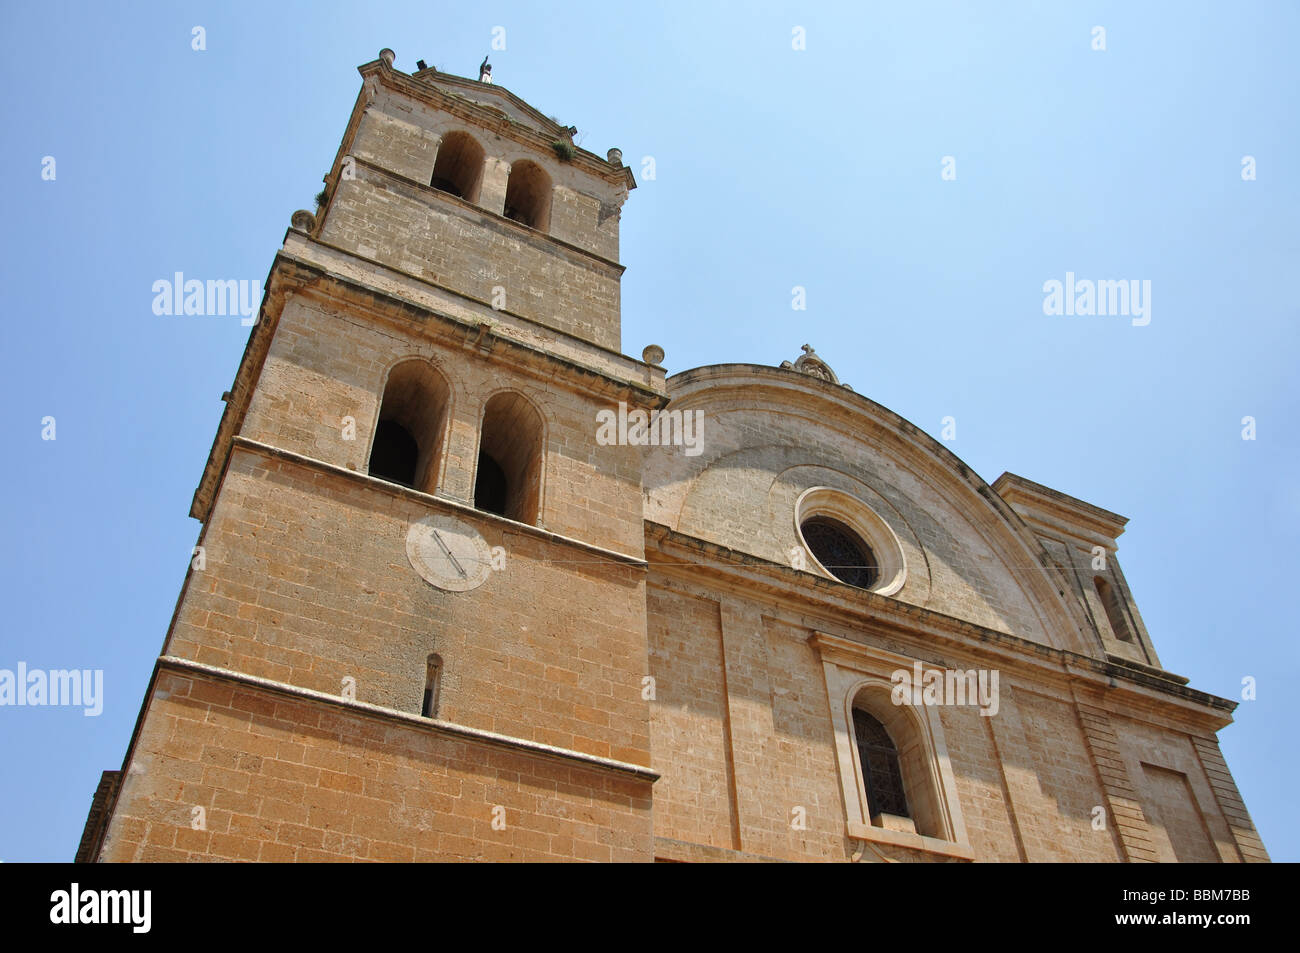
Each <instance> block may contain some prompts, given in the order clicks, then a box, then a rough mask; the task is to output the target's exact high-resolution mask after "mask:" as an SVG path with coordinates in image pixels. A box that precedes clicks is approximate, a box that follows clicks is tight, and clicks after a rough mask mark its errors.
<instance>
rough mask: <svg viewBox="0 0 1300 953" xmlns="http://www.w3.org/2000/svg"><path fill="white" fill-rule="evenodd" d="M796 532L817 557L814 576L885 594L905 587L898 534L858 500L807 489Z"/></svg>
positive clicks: (796, 514) (821, 488)
mask: <svg viewBox="0 0 1300 953" xmlns="http://www.w3.org/2000/svg"><path fill="white" fill-rule="evenodd" d="M793 529H794V531H795V533H796V536H797V538H798V539H799V540H800V541H801V542H802V543H803V546H804V549H805V551H806V552H807V554H808V555H810V556H812V559H811V560H810V562H811V563H812V565H811V566H809V568H810V569H811V570H812V571H813V572H822V573H825V574H826V575H828V576H830V577H831V578H832V579H838V580H839V581H840V582H843V583H847V584H848V585H850V586H856V587H858V588H859V589H869V590H871V591H872V592H876V593H879V594H880V595H882V596H892V595H894V594H895V593H897V592H898V591H899V590H901V589H902V588H903V583H904V582H905V581H906V579H907V562H906V560H905V559H904V558H903V547H902V545H901V544H900V543H899V541H898V536H897V535H895V533H894V531H893V530H892V529H890V527H889V524H887V523H886V522H885V521H884V520H883V519H881V518H880V516H879V515H877V514H876V512H875V511H874V510H872V508H871V507H870V506H868V505H867V504H866V503H864V502H863V501H862V500H860V499H858V498H857V497H856V496H852V495H850V494H848V493H845V492H844V491H843V490H836V489H833V488H831V487H828V486H814V487H810V488H808V489H807V490H804V491H803V493H801V494H799V499H798V500H796V501H795V506H794V527H793Z"/></svg>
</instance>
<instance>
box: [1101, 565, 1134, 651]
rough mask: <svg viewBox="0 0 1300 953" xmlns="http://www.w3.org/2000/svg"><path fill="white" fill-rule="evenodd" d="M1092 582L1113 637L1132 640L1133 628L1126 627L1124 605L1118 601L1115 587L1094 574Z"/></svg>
mask: <svg viewBox="0 0 1300 953" xmlns="http://www.w3.org/2000/svg"><path fill="white" fill-rule="evenodd" d="M1092 584H1093V586H1094V587H1095V588H1096V590H1097V598H1098V599H1100V600H1101V605H1102V608H1104V609H1105V610H1106V618H1107V619H1108V620H1110V630H1111V632H1113V633H1115V638H1117V639H1119V640H1120V641H1121V642H1132V641H1133V630H1132V629H1130V628H1129V627H1128V620H1127V619H1126V618H1125V617H1124V605H1123V603H1121V602H1120V600H1119V596H1118V594H1117V593H1116V592H1115V588H1114V587H1113V586H1112V585H1111V584H1110V583H1109V582H1107V581H1106V580H1105V579H1102V578H1101V576H1095V577H1094V578H1093V580H1092Z"/></svg>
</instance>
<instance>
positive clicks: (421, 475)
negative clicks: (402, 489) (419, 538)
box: [368, 359, 451, 493]
mask: <svg viewBox="0 0 1300 953" xmlns="http://www.w3.org/2000/svg"><path fill="white" fill-rule="evenodd" d="M450 393H451V391H450V388H449V387H448V385H447V382H446V380H445V379H444V378H443V377H442V375H441V374H439V373H438V372H437V371H435V370H434V369H433V368H432V367H431V366H430V365H429V364H428V363H426V362H425V361H422V360H418V359H413V360H409V361H403V362H402V363H401V364H398V365H397V366H396V367H394V368H393V369H392V370H391V371H390V372H389V374H388V382H387V383H386V384H385V386H384V399H383V402H382V403H381V404H380V405H379V422H378V423H377V425H376V426H375V439H374V443H373V444H371V447H370V464H369V467H368V472H369V473H370V475H371V476H376V477H379V478H380V479H381V480H387V481H389V482H390V483H400V484H401V485H402V486H408V487H411V488H412V489H415V490H420V491H421V492H424V493H432V492H433V491H434V490H435V489H436V486H435V484H436V483H437V480H438V463H439V455H440V452H441V449H442V432H443V428H444V425H445V424H446V420H447V404H448V401H449V397H450Z"/></svg>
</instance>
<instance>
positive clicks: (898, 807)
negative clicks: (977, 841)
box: [850, 681, 945, 838]
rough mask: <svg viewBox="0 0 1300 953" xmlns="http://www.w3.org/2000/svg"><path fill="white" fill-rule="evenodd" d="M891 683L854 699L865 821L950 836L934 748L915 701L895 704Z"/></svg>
mask: <svg viewBox="0 0 1300 953" xmlns="http://www.w3.org/2000/svg"><path fill="white" fill-rule="evenodd" d="M887 688H888V686H886V685H883V684H880V683H878V682H874V681H873V682H869V683H867V684H864V685H862V686H861V687H860V688H858V689H857V691H856V692H854V695H853V700H852V702H851V704H850V715H851V720H852V725H853V737H854V742H855V745H854V749H855V750H854V754H855V755H856V756H857V757H856V759H855V766H856V771H855V774H856V775H857V781H858V786H859V788H860V794H861V798H862V806H863V808H864V810H863V820H864V821H865V822H866V823H868V824H869V825H870V826H872V827H878V828H884V829H885V830H892V831H900V832H904V833H909V834H919V835H921V836H922V837H935V838H943V837H945V830H944V827H945V825H944V821H943V817H942V815H941V813H940V811H939V804H938V798H937V791H936V779H935V776H934V775H935V771H934V764H933V759H932V757H931V753H930V752H931V747H930V745H929V744H928V743H927V739H926V733H927V730H928V726H927V725H925V724H924V723H923V722H922V720H921V717H919V715H918V713H917V712H916V711H914V710H913V709H912V706H910V705H895V704H894V702H893V699H892V697H891V695H890V694H889V691H887Z"/></svg>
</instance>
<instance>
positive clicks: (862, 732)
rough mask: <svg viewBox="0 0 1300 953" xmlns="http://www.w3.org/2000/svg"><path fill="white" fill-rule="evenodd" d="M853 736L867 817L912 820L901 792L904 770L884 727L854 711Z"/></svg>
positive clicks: (864, 712)
mask: <svg viewBox="0 0 1300 953" xmlns="http://www.w3.org/2000/svg"><path fill="white" fill-rule="evenodd" d="M853 733H854V735H855V736H856V737H857V742H858V757H859V758H860V759H861V762H862V781H863V785H864V787H865V788H866V792H867V805H868V807H869V813H870V815H871V816H872V817H873V818H874V817H876V816H877V815H880V814H892V815H894V816H895V817H911V816H912V815H911V813H910V812H909V811H908V809H907V792H906V791H904V790H903V769H902V768H901V767H899V764H898V748H897V747H896V746H895V745H894V740H893V739H892V738H890V737H889V732H887V731H886V730H885V726H884V725H882V724H881V723H880V722H878V721H876V719H875V717H874V716H873V715H871V714H870V713H869V712H866V711H863V710H862V709H861V708H854V709H853Z"/></svg>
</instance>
